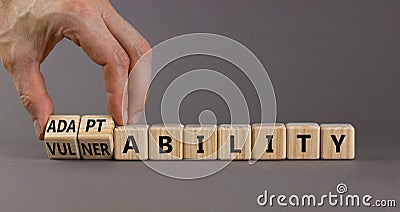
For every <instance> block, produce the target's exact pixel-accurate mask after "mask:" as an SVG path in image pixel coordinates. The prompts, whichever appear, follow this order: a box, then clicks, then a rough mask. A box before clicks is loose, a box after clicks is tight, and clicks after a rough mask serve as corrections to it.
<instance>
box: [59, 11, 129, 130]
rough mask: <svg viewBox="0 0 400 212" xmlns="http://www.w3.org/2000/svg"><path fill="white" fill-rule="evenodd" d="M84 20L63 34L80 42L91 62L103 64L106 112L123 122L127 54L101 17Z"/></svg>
mask: <svg viewBox="0 0 400 212" xmlns="http://www.w3.org/2000/svg"><path fill="white" fill-rule="evenodd" d="M87 21H89V22H90V24H89V25H87V26H86V25H84V26H79V27H80V28H75V29H72V30H71V32H74V33H69V31H66V32H65V36H66V37H67V38H69V39H71V40H73V41H74V42H75V43H77V44H78V45H80V46H81V47H82V49H83V50H84V51H85V52H86V54H87V55H88V56H89V57H90V58H91V59H92V60H93V61H94V62H96V63H97V64H99V65H101V66H103V76H104V83H105V88H106V91H107V107H108V112H109V113H110V115H111V116H112V117H113V118H114V121H115V122H116V124H118V125H124V124H125V123H126V121H127V119H128V118H127V114H126V113H124V112H123V99H124V92H125V85H126V84H127V80H128V70H129V63H130V59H129V56H128V55H127V54H126V52H125V50H124V49H123V48H122V47H121V45H120V44H119V43H118V41H117V40H116V39H115V38H114V36H113V35H112V34H111V33H110V31H109V30H108V29H107V27H106V25H105V23H104V21H103V20H102V19H101V18H100V17H99V18H98V19H95V20H87ZM124 114H125V115H124Z"/></svg>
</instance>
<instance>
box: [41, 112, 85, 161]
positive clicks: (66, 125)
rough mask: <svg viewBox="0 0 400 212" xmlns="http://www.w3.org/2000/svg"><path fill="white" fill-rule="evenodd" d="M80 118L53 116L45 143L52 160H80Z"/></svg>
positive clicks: (45, 136) (48, 124)
mask: <svg viewBox="0 0 400 212" xmlns="http://www.w3.org/2000/svg"><path fill="white" fill-rule="evenodd" d="M80 119H81V118H80V116H70V115H57V116H55V115H52V116H50V118H49V121H48V122H47V126H46V131H45V135H44V141H45V145H46V150H47V155H48V157H49V158H51V159H79V158H80V155H79V147H78V130H79V122H80Z"/></svg>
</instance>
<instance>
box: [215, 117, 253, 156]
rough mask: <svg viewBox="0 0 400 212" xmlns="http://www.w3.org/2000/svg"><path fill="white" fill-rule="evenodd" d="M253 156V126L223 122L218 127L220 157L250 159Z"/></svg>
mask: <svg viewBox="0 0 400 212" xmlns="http://www.w3.org/2000/svg"><path fill="white" fill-rule="evenodd" d="M250 157H251V127H250V125H248V124H236V125H230V124H222V125H220V126H219V127H218V159H220V160H248V159H250Z"/></svg>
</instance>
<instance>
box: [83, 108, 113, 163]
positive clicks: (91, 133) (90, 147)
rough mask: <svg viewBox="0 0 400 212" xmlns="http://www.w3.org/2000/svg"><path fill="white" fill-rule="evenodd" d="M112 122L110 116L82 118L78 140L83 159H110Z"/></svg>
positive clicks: (111, 152)
mask: <svg viewBox="0 0 400 212" xmlns="http://www.w3.org/2000/svg"><path fill="white" fill-rule="evenodd" d="M114 127H115V124H114V120H113V119H112V117H111V116H100V115H91V116H82V118H81V125H80V127H79V133H78V140H79V147H80V153H81V157H82V158H83V159H112V158H113V145H114V143H113V133H114Z"/></svg>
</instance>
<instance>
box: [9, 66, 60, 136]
mask: <svg viewBox="0 0 400 212" xmlns="http://www.w3.org/2000/svg"><path fill="white" fill-rule="evenodd" d="M7 69H8V71H9V73H10V75H11V77H12V79H13V81H14V84H15V87H16V89H17V91H18V94H19V96H20V99H21V102H22V104H23V105H24V107H25V109H26V110H27V111H28V113H29V114H30V115H31V118H32V121H33V124H34V127H35V132H36V136H37V138H38V139H39V140H43V139H44V131H45V128H46V124H47V121H48V118H49V116H50V115H51V114H53V112H54V109H53V103H52V101H51V99H50V96H49V95H48V93H47V89H46V84H45V81H44V78H43V76H42V74H41V73H40V70H39V69H40V63H39V62H27V61H24V60H22V61H17V62H15V63H14V64H13V65H12V66H11V67H8V68H7Z"/></svg>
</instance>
